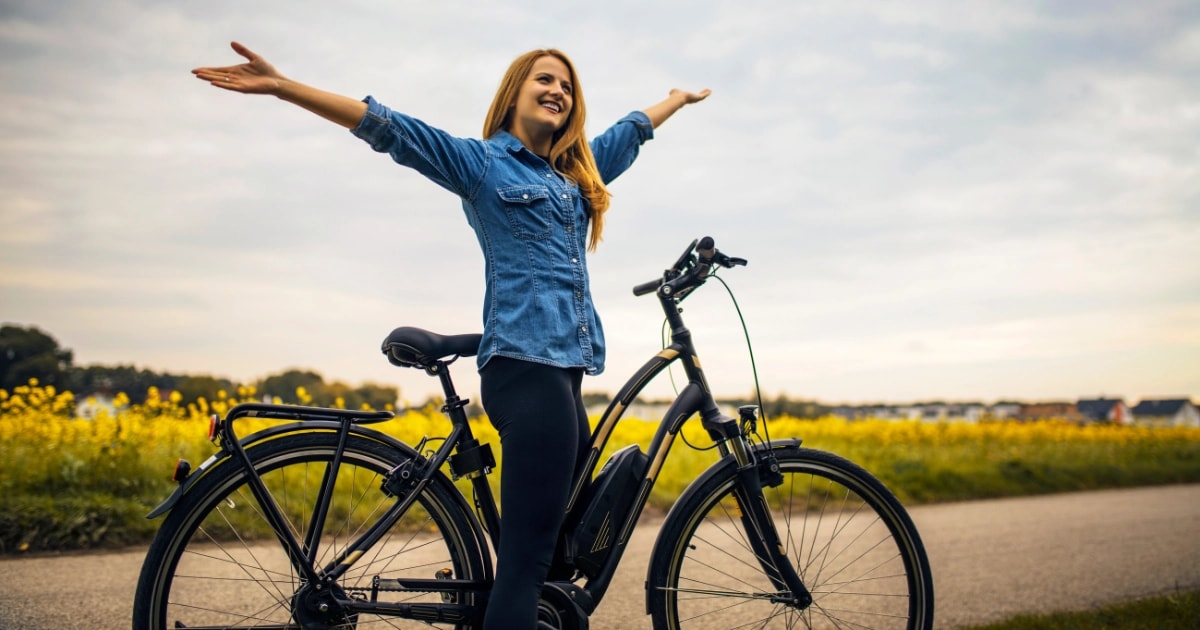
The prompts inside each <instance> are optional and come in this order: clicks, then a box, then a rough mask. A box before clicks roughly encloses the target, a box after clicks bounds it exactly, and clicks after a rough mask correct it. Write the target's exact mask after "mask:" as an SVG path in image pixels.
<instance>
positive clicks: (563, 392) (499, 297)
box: [192, 42, 709, 630]
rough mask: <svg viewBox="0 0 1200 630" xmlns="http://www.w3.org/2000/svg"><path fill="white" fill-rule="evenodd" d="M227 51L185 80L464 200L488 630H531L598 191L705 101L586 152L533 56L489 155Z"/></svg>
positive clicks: (580, 115) (647, 118) (587, 355)
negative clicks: (351, 144)
mask: <svg viewBox="0 0 1200 630" xmlns="http://www.w3.org/2000/svg"><path fill="white" fill-rule="evenodd" d="M232 46H233V49H234V51H236V52H237V53H238V54H239V55H241V56H243V57H245V58H246V59H247V63H243V64H240V65H234V66H225V67H212V68H197V69H195V70H193V71H192V72H193V74H195V75H196V76H197V77H198V78H200V79H202V80H204V81H208V82H209V83H211V84H212V85H214V86H216V87H219V88H223V89H226V90H232V91H235V92H243V93H254V94H272V95H274V96H276V97H278V98H280V99H283V100H285V101H288V102H290V103H294V104H296V105H299V106H300V107H303V108H305V109H307V110H309V111H311V112H313V113H315V114H317V115H319V116H322V117H324V118H326V119H328V120H331V121H333V122H335V123H337V124H339V125H342V126H343V127H346V128H347V129H350V130H351V131H352V133H354V135H356V136H358V137H359V138H362V139H363V140H365V141H366V142H368V143H369V144H370V145H371V147H372V148H373V149H375V150H376V151H380V152H384V153H388V154H390V155H391V156H392V159H394V160H395V161H396V162H397V163H399V164H402V165H405V166H409V167H411V168H414V169H416V170H417V171H418V172H420V173H421V174H422V175H425V176H426V177H428V178H429V179H430V180H432V181H434V182H435V183H437V184H438V185H440V186H442V187H443V188H446V189H447V190H449V191H451V192H453V193H455V194H456V195H458V196H459V197H460V198H461V199H462V207H463V211H464V212H465V213H466V216H467V221H468V223H470V225H471V227H472V228H474V230H475V235H476V238H477V239H478V241H479V245H480V248H481V249H482V251H483V255H484V258H485V272H486V276H487V277H486V291H485V295H484V309H483V319H484V329H483V340H482V343H481V345H480V348H479V354H478V364H479V369H480V389H481V390H482V391H481V396H482V399H483V401H482V402H483V406H484V409H485V410H486V411H487V413H488V416H489V418H490V419H491V422H492V423H493V424H494V425H495V426H496V428H497V430H498V431H499V433H500V443H501V449H502V452H503V460H502V461H503V470H502V474H501V481H500V506H501V514H502V518H503V525H504V531H503V536H501V541H500V549H499V553H498V559H497V565H496V584H495V587H494V588H493V590H492V593H491V596H490V599H489V601H490V604H489V606H488V608H487V614H486V619H485V623H484V627H485V628H497V629H501V628H502V629H506V630H508V629H513V628H534V627H536V618H537V602H538V598H539V596H540V593H541V589H542V586H543V583H544V582H545V580H546V576H547V572H548V571H549V568H550V563H551V561H552V559H553V554H554V547H555V542H556V538H557V533H558V530H559V528H560V527H561V525H562V521H563V518H564V517H565V512H566V504H567V500H568V494H569V492H570V487H571V482H572V476H573V474H574V471H575V467H576V464H577V463H579V462H580V458H581V455H582V454H583V453H584V452H585V451H586V448H587V441H588V433H589V428H588V422H587V414H586V412H585V411H584V407H583V402H582V397H581V395H580V384H581V381H582V378H583V375H584V373H588V374H599V373H600V372H601V370H603V367H604V333H603V331H602V330H601V327H600V320H599V318H598V317H597V316H596V312H595V308H594V305H593V303H592V297H591V291H590V287H589V282H588V275H587V266H586V261H585V257H584V256H585V252H586V251H587V250H594V249H595V247H596V244H597V243H598V242H599V241H600V237H601V232H602V228H603V225H604V213H605V211H606V210H607V209H608V202H609V195H608V189H607V188H606V185H607V184H608V183H609V182H611V181H612V180H613V179H615V178H616V177H617V176H618V175H620V174H621V173H622V172H624V171H625V169H626V168H628V167H629V166H630V165H631V164H632V163H633V161H634V159H635V158H636V157H637V154H638V150H639V147H640V146H641V145H642V143H644V142H645V141H646V140H649V139H651V138H652V137H653V130H654V128H655V127H657V126H658V125H660V124H662V122H663V121H665V120H666V119H667V118H669V117H670V116H671V115H672V114H674V113H675V112H676V111H677V110H679V109H680V108H681V107H683V106H684V105H687V104H690V103H696V102H699V101H702V100H704V98H706V97H707V96H708V94H709V91H708V90H704V91H701V92H698V93H691V92H685V91H681V90H671V92H670V95H669V96H668V97H667V98H666V99H665V100H663V101H662V102H659V103H657V104H655V105H653V106H651V107H649V108H647V109H645V110H644V111H639V112H633V113H631V114H629V115H627V116H626V117H624V118H622V119H621V120H620V121H618V122H617V123H616V124H615V125H613V126H612V127H610V128H609V129H608V130H606V131H605V132H604V133H603V134H601V135H600V136H599V137H597V138H595V139H594V140H593V141H592V142H591V143H590V144H589V142H588V141H587V138H586V137H585V136H584V132H583V127H584V119H585V117H586V109H585V107H584V100H583V92H582V90H581V89H580V86H579V80H578V77H577V76H576V74H575V69H574V66H573V65H572V64H571V62H570V60H569V59H568V58H567V57H566V55H564V54H563V53H561V52H559V51H557V50H535V51H531V52H529V53H526V54H524V55H522V56H520V57H518V58H517V59H516V60H515V61H514V62H513V63H512V65H511V66H510V67H509V69H508V71H507V72H506V73H505V75H504V78H503V79H502V81H501V83H500V87H499V89H498V90H497V92H496V96H495V98H494V99H493V101H492V105H491V108H490V109H489V111H488V114H487V119H486V120H485V122H484V129H483V136H484V139H483V140H478V139H463V138H456V137H453V136H450V135H449V134H447V133H445V132H444V131H441V130H439V129H436V128H434V127H431V126H429V125H426V124H425V123H423V122H421V121H419V120H416V119H414V118H412V117H409V116H406V115H404V114H400V113H398V112H394V111H392V110H390V109H388V108H387V107H385V106H383V105H381V104H380V103H378V102H377V101H375V99H374V98H372V97H369V96H368V97H367V98H366V99H364V100H361V101H360V100H356V99H353V98H349V97H345V96H339V95H337V94H331V93H329V92H325V91H322V90H318V89H315V88H312V87H310V86H307V85H304V84H302V83H298V82H296V81H293V80H291V79H288V78H287V77H285V76H283V75H282V74H280V73H279V72H278V71H276V70H275V68H274V67H272V66H271V64H269V63H267V61H266V60H264V59H263V58H262V57H260V56H258V55H256V54H254V53H253V52H251V51H250V50H249V49H247V48H246V47H244V46H242V45H241V44H238V43H236V42H234V43H233V44H232ZM589 228H590V234H589Z"/></svg>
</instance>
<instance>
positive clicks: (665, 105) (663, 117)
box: [642, 88, 712, 129]
mask: <svg viewBox="0 0 1200 630" xmlns="http://www.w3.org/2000/svg"><path fill="white" fill-rule="evenodd" d="M709 94H712V90H708V89H705V90H700V91H699V92H688V91H686V90H680V89H679V88H672V89H671V92H670V93H669V94H667V98H665V99H663V100H662V101H661V102H659V103H655V104H654V105H651V106H650V107H647V108H646V109H643V110H642V111H643V112H645V113H646V116H648V117H649V118H650V124H651V125H653V126H654V128H655V129H657V128H658V126H659V125H661V124H663V123H664V122H666V121H667V119H668V118H670V117H671V115H672V114H674V113H675V112H677V111H679V109H680V108H681V107H683V106H684V105H691V104H692V103H699V102H700V101H703V100H704V99H706V98H708V95H709Z"/></svg>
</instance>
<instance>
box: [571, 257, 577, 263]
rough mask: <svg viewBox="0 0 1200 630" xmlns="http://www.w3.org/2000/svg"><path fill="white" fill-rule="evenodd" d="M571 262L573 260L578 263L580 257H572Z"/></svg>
mask: <svg viewBox="0 0 1200 630" xmlns="http://www.w3.org/2000/svg"><path fill="white" fill-rule="evenodd" d="M571 262H573V263H577V262H579V259H578V258H572V259H571Z"/></svg>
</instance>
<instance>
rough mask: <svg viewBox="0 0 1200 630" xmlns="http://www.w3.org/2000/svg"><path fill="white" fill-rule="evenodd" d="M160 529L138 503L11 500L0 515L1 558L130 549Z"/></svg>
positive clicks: (97, 498)
mask: <svg viewBox="0 0 1200 630" xmlns="http://www.w3.org/2000/svg"><path fill="white" fill-rule="evenodd" d="M157 528H158V522H157V521H150V520H147V519H146V508H145V506H143V505H142V504H141V503H140V502H138V501H136V500H134V499H129V498H122V497H114V496H112V495H108V494H91V495H88V496H70V497H61V498H60V497H54V496H38V495H17V496H12V495H9V496H6V497H5V499H4V509H3V510H0V553H14V552H23V551H51V550H69V549H95V548H97V547H112V546H119V545H126V544H132V543H136V542H141V541H144V540H147V539H148V538H149V537H150V536H152V535H153V534H154V530H155V529H157Z"/></svg>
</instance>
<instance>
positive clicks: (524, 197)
mask: <svg viewBox="0 0 1200 630" xmlns="http://www.w3.org/2000/svg"><path fill="white" fill-rule="evenodd" d="M521 198H522V199H528V198H529V195H528V194H525V195H521Z"/></svg>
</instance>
